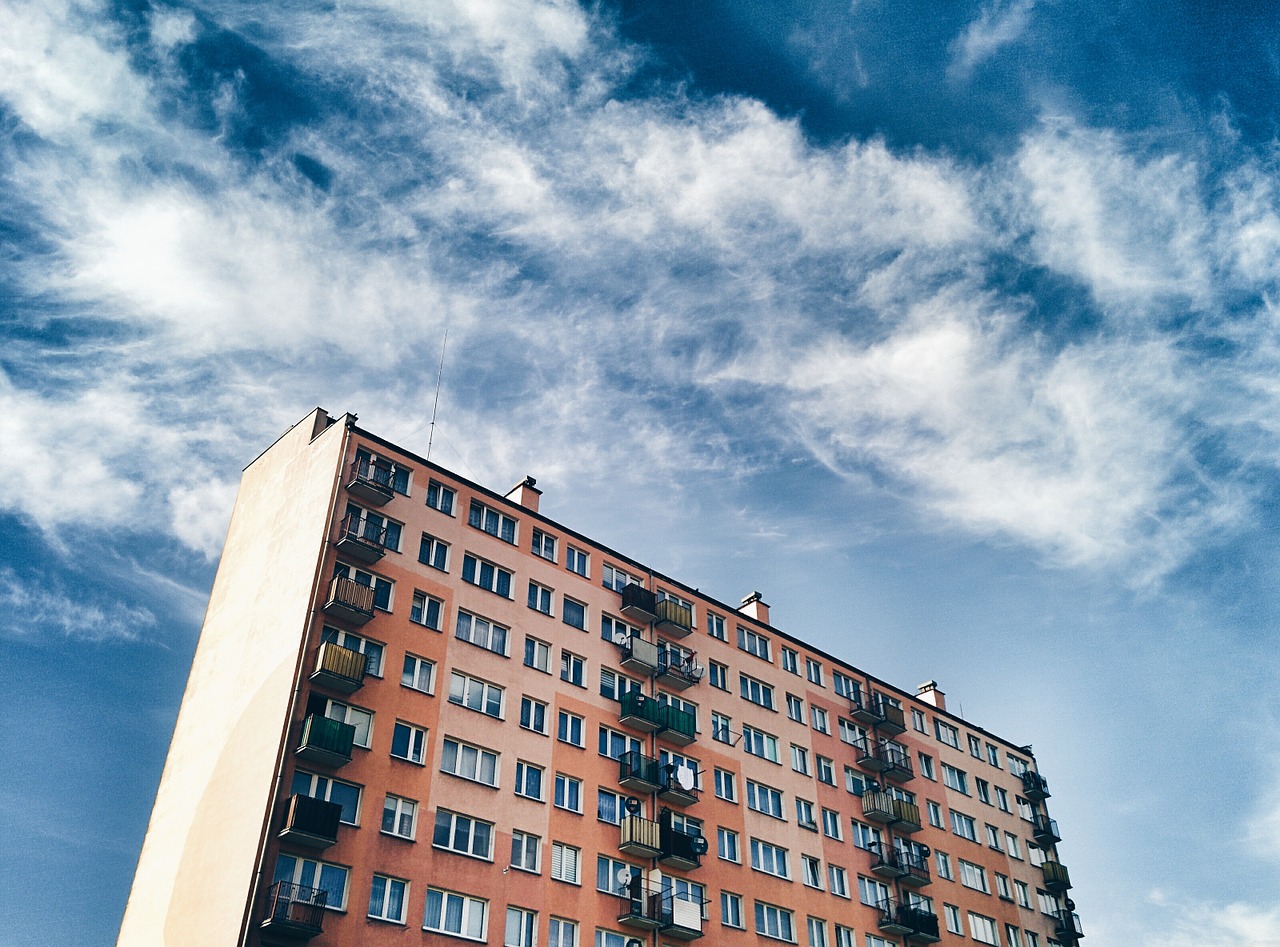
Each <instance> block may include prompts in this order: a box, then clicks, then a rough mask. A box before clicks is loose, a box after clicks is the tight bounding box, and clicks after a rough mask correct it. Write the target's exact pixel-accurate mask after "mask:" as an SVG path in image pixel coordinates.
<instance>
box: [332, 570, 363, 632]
mask: <svg viewBox="0 0 1280 947" xmlns="http://www.w3.org/2000/svg"><path fill="white" fill-rule="evenodd" d="M323 609H324V613H325V614H326V615H330V616H332V617H334V618H338V619H341V620H342V621H345V622H350V623H351V624H353V625H363V624H364V623H365V622H367V621H369V620H370V619H372V618H373V589H371V588H369V587H368V586H367V585H361V584H360V583H359V582H355V581H353V580H352V579H348V578H345V577H344V576H340V575H335V576H334V577H333V581H332V582H330V583H329V596H328V598H327V599H326V600H325V603H324V606H323Z"/></svg>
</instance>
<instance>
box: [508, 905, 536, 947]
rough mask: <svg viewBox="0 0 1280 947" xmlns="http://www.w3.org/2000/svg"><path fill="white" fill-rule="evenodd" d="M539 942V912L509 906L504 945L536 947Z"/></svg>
mask: <svg viewBox="0 0 1280 947" xmlns="http://www.w3.org/2000/svg"><path fill="white" fill-rule="evenodd" d="M537 942H538V912H536V911H529V910H526V909H525V908H513V907H508V908H507V930H506V933H505V934H503V935H502V947H534V944H536V943H537Z"/></svg>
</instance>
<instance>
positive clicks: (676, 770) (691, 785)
mask: <svg viewBox="0 0 1280 947" xmlns="http://www.w3.org/2000/svg"><path fill="white" fill-rule="evenodd" d="M699 796H700V792H699V790H698V774H697V772H696V771H695V770H694V769H693V767H692V766H674V765H672V764H671V763H668V764H667V765H666V766H665V767H663V768H662V785H661V786H659V787H658V798H659V799H661V800H663V801H664V802H673V803H675V804H676V805H679V806H691V805H693V804H694V803H696V802H697V801H698V798H699Z"/></svg>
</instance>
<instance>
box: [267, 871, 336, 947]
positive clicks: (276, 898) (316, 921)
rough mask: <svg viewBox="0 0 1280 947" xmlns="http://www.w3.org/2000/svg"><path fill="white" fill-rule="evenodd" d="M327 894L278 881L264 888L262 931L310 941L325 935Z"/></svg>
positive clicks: (322, 891)
mask: <svg viewBox="0 0 1280 947" xmlns="http://www.w3.org/2000/svg"><path fill="white" fill-rule="evenodd" d="M327 899H328V892H326V891H324V890H322V889H320V888H304V887H303V886H302V885H295V884H292V883H290V882H288V881H277V882H276V883H275V884H273V885H272V886H271V887H270V888H268V889H267V897H266V912H265V913H266V916H265V917H264V918H263V919H262V928H263V929H264V930H269V931H271V933H272V934H274V935H276V936H277V937H288V938H292V939H295V940H309V939H310V938H312V937H315V936H316V935H317V934H321V933H323V932H324V923H323V921H324V907H325V903H326V901H327Z"/></svg>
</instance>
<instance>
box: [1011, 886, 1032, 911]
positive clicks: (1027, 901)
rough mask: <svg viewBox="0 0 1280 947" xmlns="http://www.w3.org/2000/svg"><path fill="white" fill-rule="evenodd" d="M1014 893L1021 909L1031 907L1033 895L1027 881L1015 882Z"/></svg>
mask: <svg viewBox="0 0 1280 947" xmlns="http://www.w3.org/2000/svg"><path fill="white" fill-rule="evenodd" d="M1013 893H1014V897H1015V900H1017V902H1018V906H1019V907H1024V908H1029V907H1031V894H1030V890H1029V889H1028V888H1027V883H1026V882H1025V881H1015V882H1014V883H1013Z"/></svg>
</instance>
